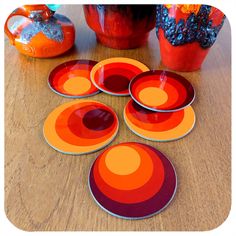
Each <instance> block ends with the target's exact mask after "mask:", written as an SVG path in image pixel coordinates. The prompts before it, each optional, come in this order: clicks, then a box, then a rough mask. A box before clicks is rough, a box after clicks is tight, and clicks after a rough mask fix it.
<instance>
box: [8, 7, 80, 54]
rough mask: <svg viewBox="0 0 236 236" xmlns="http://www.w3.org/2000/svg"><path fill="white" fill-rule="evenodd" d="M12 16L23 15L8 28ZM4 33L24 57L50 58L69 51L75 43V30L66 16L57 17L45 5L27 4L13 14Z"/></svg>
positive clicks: (57, 15)
mask: <svg viewBox="0 0 236 236" xmlns="http://www.w3.org/2000/svg"><path fill="white" fill-rule="evenodd" d="M13 16H23V17H20V19H19V18H18V20H17V21H16V22H14V24H13V27H12V28H11V29H9V27H8V22H9V20H10V19H11V18H12V17H13ZM4 30H5V33H6V35H7V36H8V38H9V40H10V43H11V44H12V45H14V46H15V47H16V48H17V50H18V51H19V52H21V53H22V54H25V55H28V56H31V57H39V58H48V57H54V56H58V55H60V54H62V53H64V52H66V51H67V50H69V49H70V48H71V47H72V46H73V45H74V41H75V28H74V25H73V23H72V22H71V21H70V19H68V18H67V17H65V16H63V15H60V14H54V12H53V11H51V10H50V9H49V8H48V7H47V6H46V5H24V6H22V7H20V8H17V9H16V10H15V11H13V12H12V13H11V14H10V15H9V17H8V18H7V20H6V23H5V26H4Z"/></svg>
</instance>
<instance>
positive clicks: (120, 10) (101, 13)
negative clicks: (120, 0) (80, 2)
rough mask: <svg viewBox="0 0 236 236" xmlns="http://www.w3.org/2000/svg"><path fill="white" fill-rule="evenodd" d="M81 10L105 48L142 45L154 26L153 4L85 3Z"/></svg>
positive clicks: (154, 9) (154, 10) (126, 47)
mask: <svg viewBox="0 0 236 236" xmlns="http://www.w3.org/2000/svg"><path fill="white" fill-rule="evenodd" d="M83 9H84V15H85V19H86V22H87V24H88V25H89V27H90V28H91V29H92V30H93V31H95V33H96V37H97V40H98V41H99V42H100V43H101V44H103V45H105V46H107V47H111V48H116V49H129V48H137V47H141V46H143V45H145V44H146V42H147V39H148V35H149V32H150V31H151V30H152V29H153V28H154V27H155V21H156V20H155V15H156V6H154V5H84V6H83Z"/></svg>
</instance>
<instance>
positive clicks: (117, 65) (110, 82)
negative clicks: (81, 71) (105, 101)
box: [91, 57, 149, 96]
mask: <svg viewBox="0 0 236 236" xmlns="http://www.w3.org/2000/svg"><path fill="white" fill-rule="evenodd" d="M148 70H149V69H148V67H147V66H145V65H144V64H143V63H141V62H139V61H137V60H134V59H131V58H125V57H115V58H109V59H106V60H103V61H101V62H99V63H97V64H96V65H95V66H94V67H93V69H92V71H91V81H92V82H93V84H94V85H95V86H96V87H97V88H98V89H100V90H102V91H103V92H105V93H108V94H111V95H115V96H127V95H129V89H128V88H129V83H130V81H131V79H132V78H133V77H135V76H136V75H138V74H140V73H141V72H144V71H148Z"/></svg>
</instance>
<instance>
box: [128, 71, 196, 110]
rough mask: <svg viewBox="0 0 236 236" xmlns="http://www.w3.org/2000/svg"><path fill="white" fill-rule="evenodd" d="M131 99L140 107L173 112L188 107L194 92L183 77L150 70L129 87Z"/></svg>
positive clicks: (136, 78) (133, 81) (135, 79)
mask: <svg viewBox="0 0 236 236" xmlns="http://www.w3.org/2000/svg"><path fill="white" fill-rule="evenodd" d="M129 90H130V95H131V97H132V98H133V99H134V100H135V101H136V102H137V103H138V104H139V105H141V106H143V107H145V108H147V109H150V110H153V111H159V112H174V111H178V110H181V109H183V108H185V107H187V106H189V105H190V104H191V103H192V102H193V100H194V98H195V91H194V88H193V86H192V85H191V83H190V82H189V81H188V80H186V79H185V78H184V77H182V76H180V75H177V74H175V73H172V72H169V71H161V70H152V71H147V72H144V73H141V74H139V75H137V76H136V77H135V78H134V79H133V80H132V81H131V83H130V86H129Z"/></svg>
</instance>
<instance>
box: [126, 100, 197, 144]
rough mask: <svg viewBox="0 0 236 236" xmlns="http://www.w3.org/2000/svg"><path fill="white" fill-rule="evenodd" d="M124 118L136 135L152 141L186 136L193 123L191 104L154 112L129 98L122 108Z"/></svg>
mask: <svg viewBox="0 0 236 236" xmlns="http://www.w3.org/2000/svg"><path fill="white" fill-rule="evenodd" d="M124 120H125V123H126V125H127V126H128V127H129V129H130V130H131V131H132V132H134V133H135V134H137V135H138V136H140V137H142V138H145V139H148V140H152V141H172V140H176V139H180V138H182V137H184V136H186V135H187V134H188V133H190V131H191V130H192V129H193V127H194V124H195V113H194V110H193V108H192V107H191V106H188V107H187V108H185V109H183V110H180V111H176V112H155V111H150V110H148V109H145V108H143V107H141V106H140V105H138V104H137V103H136V102H135V101H133V100H130V101H129V102H128V103H127V105H126V106H125V109H124Z"/></svg>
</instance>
